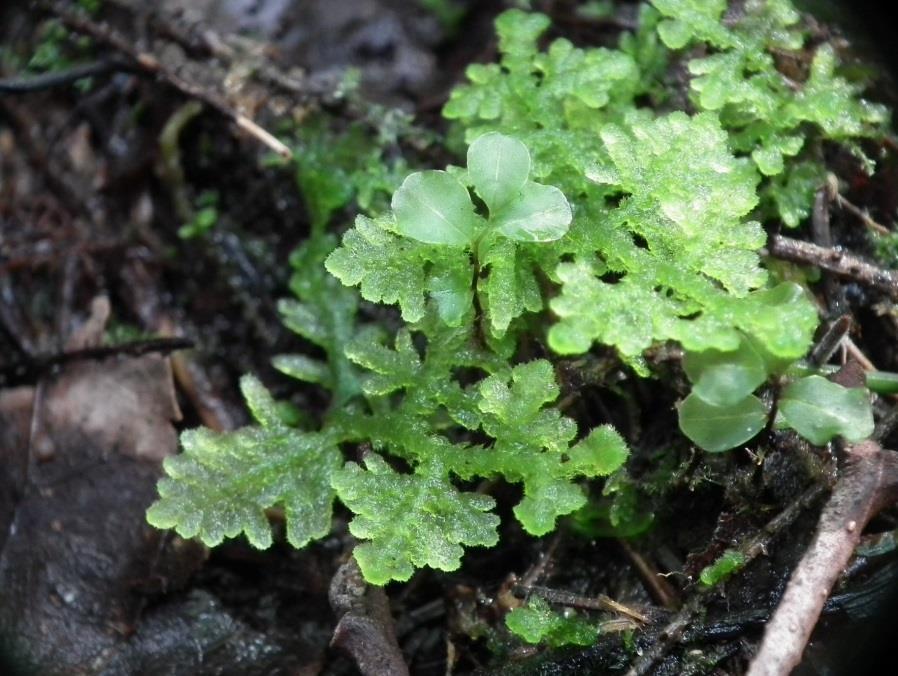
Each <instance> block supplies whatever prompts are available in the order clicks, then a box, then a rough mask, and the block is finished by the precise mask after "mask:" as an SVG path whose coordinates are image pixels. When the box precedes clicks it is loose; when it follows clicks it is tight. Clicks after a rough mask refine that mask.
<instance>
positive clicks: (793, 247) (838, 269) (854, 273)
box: [767, 235, 898, 298]
mask: <svg viewBox="0 0 898 676" xmlns="http://www.w3.org/2000/svg"><path fill="white" fill-rule="evenodd" d="M767 252H768V253H769V254H770V255H771V256H773V257H774V258H781V259H782V260H787V261H792V262H793V263H803V264H805V265H816V266H817V267H819V268H822V269H823V270H828V271H829V272H832V273H834V274H837V275H839V276H840V277H845V278H848V279H852V280H854V281H856V282H858V283H860V284H863V285H865V286H870V287H873V288H875V289H878V290H879V291H883V292H884V293H887V294H889V295H890V296H891V297H893V298H898V274H896V273H895V272H892V271H891V270H886V269H884V268H880V267H877V266H875V265H872V264H871V263H867V262H865V261H863V260H861V259H860V258H858V257H857V256H853V255H851V254H848V253H845V252H844V251H841V250H839V249H836V248H826V247H822V246H817V245H816V244H811V243H810V242H803V241H801V240H798V239H792V238H791V237H783V236H782V235H771V236H770V239H769V240H768V242H767Z"/></svg>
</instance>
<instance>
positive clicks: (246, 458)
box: [147, 376, 342, 548]
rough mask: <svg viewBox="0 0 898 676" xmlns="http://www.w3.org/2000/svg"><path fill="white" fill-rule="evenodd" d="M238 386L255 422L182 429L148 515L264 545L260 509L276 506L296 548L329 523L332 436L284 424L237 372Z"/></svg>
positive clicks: (186, 532) (183, 529) (187, 533)
mask: <svg viewBox="0 0 898 676" xmlns="http://www.w3.org/2000/svg"><path fill="white" fill-rule="evenodd" d="M241 387H242V389H243V392H244V396H245V397H246V398H247V400H248V401H249V403H250V408H251V410H252V412H253V415H254V416H255V418H256V420H257V421H258V422H259V423H260V424H259V426H255V427H245V428H243V429H240V430H237V431H236V432H228V433H217V432H213V431H212V430H208V429H202V428H200V429H196V430H188V431H186V432H184V433H182V435H181V443H182V446H183V452H182V453H181V454H180V455H177V456H173V457H169V458H166V459H165V462H164V464H163V467H164V469H165V472H166V474H167V477H165V478H163V479H161V480H160V481H159V484H158V490H159V499H158V500H157V501H156V502H155V503H153V505H152V506H151V507H150V508H149V510H148V511H147V521H149V523H150V524H151V525H153V526H156V527H157V528H174V529H175V530H176V531H177V532H178V534H179V535H181V536H182V537H185V538H191V537H199V538H200V539H201V540H202V541H203V542H204V543H205V544H207V545H209V546H215V545H217V544H219V543H220V542H221V541H222V540H223V539H224V538H226V537H227V538H232V537H236V536H238V535H240V534H241V533H243V534H245V535H246V537H247V539H248V540H249V542H250V544H252V545H253V546H254V547H259V548H265V547H268V546H269V545H271V528H270V526H269V524H268V519H267V517H266V516H265V510H266V509H268V508H270V507H274V506H276V505H280V506H282V507H283V508H284V513H285V517H286V520H287V540H288V541H289V542H290V544H291V545H293V546H294V547H303V546H305V545H306V544H307V543H308V542H309V541H310V540H312V539H315V538H320V537H323V536H324V535H326V534H327V533H328V532H329V531H330V528H331V512H332V505H333V499H334V491H333V489H332V488H331V485H330V481H331V474H332V473H333V472H334V471H335V470H336V469H337V468H338V467H339V466H340V464H341V463H342V457H341V454H340V451H339V449H338V448H337V444H336V440H335V438H334V437H333V436H332V435H329V434H323V433H310V432H300V431H298V430H295V429H293V428H290V427H287V426H286V425H284V424H283V423H282V422H281V418H280V416H279V415H278V412H277V407H276V404H275V402H274V400H273V399H272V398H271V396H270V395H269V394H268V392H267V391H266V390H265V389H264V388H263V387H262V385H261V383H259V381H258V380H256V379H255V378H253V377H251V376H244V378H243V379H242V380H241Z"/></svg>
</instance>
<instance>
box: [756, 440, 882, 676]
mask: <svg viewBox="0 0 898 676" xmlns="http://www.w3.org/2000/svg"><path fill="white" fill-rule="evenodd" d="M895 500H898V454H896V453H895V452H893V451H888V450H883V449H882V448H881V447H880V446H879V444H877V443H876V442H875V441H864V442H861V443H859V444H857V445H855V446H853V447H851V448H849V449H848V461H847V465H846V468H845V471H844V473H843V474H842V476H841V477H840V479H839V480H838V482H837V483H836V487H835V489H834V490H833V493H832V495H831V496H830V499H829V502H828V503H827V505H826V507H825V508H824V509H823V513H822V514H821V515H820V521H819V525H818V527H817V534H816V536H815V537H814V541H813V543H812V544H811V546H810V548H809V549H808V551H807V552H806V553H805V555H804V556H803V557H802V559H801V561H800V562H799V564H798V567H797V568H796V569H795V572H794V574H793V575H792V578H791V579H790V580H789V584H788V586H787V587H786V591H785V593H784V594H783V597H782V599H781V600H780V604H779V606H778V607H777V609H776V612H775V613H774V615H773V618H772V619H771V620H770V622H769V623H768V624H767V628H766V630H765V632H764V639H763V641H762V642H761V647H760V649H759V651H758V654H757V656H756V657H755V659H754V660H753V661H752V664H751V668H750V669H749V671H748V676H788V674H790V673H791V672H792V669H794V668H795V667H796V666H797V665H798V663H799V662H800V661H801V656H802V653H803V652H804V648H805V645H807V642H808V639H809V638H810V636H811V632H812V631H813V629H814V625H815V624H816V623H817V618H818V617H819V616H820V611H821V610H822V609H823V604H824V603H825V602H826V599H827V598H828V597H829V593H830V591H831V590H832V587H833V585H834V584H835V583H836V581H837V580H838V578H839V575H840V574H841V572H842V570H843V569H844V567H845V565H846V564H847V563H848V560H849V559H850V558H851V555H852V553H853V552H854V549H855V547H856V546H857V544H858V541H859V540H860V535H861V531H863V529H864V526H866V524H867V523H868V522H869V521H870V519H871V518H873V517H874V516H875V515H876V514H877V513H878V512H879V511H880V510H882V509H883V508H884V507H886V506H888V505H889V504H891V503H892V502H894V501H895Z"/></svg>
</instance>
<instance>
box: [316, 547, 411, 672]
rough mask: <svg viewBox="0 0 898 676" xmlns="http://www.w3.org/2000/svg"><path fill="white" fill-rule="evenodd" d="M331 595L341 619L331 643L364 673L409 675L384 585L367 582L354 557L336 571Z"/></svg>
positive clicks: (335, 610) (333, 606)
mask: <svg viewBox="0 0 898 676" xmlns="http://www.w3.org/2000/svg"><path fill="white" fill-rule="evenodd" d="M328 597H329V599H330V604H331V608H333V610H334V612H335V613H336V614H337V615H338V616H339V618H340V620H339V621H338V622H337V627H336V629H334V636H333V638H332V639H331V645H333V646H337V647H340V648H342V649H343V650H345V651H346V652H347V653H349V654H350V655H351V656H352V658H353V659H354V660H355V663H356V666H358V668H359V671H360V672H362V674H363V675H364V676H381V675H382V674H392V675H393V676H408V673H409V669H408V665H407V664H406V663H405V659H404V658H403V656H402V651H401V650H400V649H399V643H398V642H397V640H396V629H395V627H394V626H393V617H392V616H391V615H390V601H389V599H388V598H387V595H386V593H385V592H384V590H383V587H375V586H373V585H369V584H367V583H366V582H365V580H364V579H363V578H362V572H361V570H359V567H358V564H357V563H356V561H355V559H350V560H349V561H348V562H347V563H344V564H343V565H342V566H340V568H339V569H338V570H337V572H336V574H335V575H334V577H333V579H332V580H331V585H330V590H329V591H328Z"/></svg>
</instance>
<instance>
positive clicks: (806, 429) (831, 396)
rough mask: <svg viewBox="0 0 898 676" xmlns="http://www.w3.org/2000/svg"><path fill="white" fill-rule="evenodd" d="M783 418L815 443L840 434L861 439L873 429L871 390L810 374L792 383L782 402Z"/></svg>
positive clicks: (784, 392)
mask: <svg viewBox="0 0 898 676" xmlns="http://www.w3.org/2000/svg"><path fill="white" fill-rule="evenodd" d="M779 412H780V415H781V416H782V418H783V421H784V422H785V423H786V424H787V425H789V427H791V428H792V429H794V430H795V431H796V432H798V433H799V434H800V435H801V436H803V437H804V438H805V439H807V440H808V441H810V442H811V443H812V444H816V445H817V446H822V445H823V444H825V443H826V442H828V441H829V440H830V439H832V438H833V437H836V436H841V437H844V438H845V439H846V440H847V441H860V440H861V439H866V438H867V437H869V436H870V435H871V434H872V433H873V409H872V408H871V406H870V400H869V398H868V395H867V391H866V390H865V389H864V388H861V387H855V388H847V387H842V386H841V385H839V384H837V383H834V382H832V381H829V380H827V379H826V378H822V377H820V376H808V377H807V378H800V379H799V380H796V381H795V382H794V383H792V384H791V385H789V386H788V387H787V388H786V389H785V390H784V391H783V396H782V398H781V399H780V402H779Z"/></svg>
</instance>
